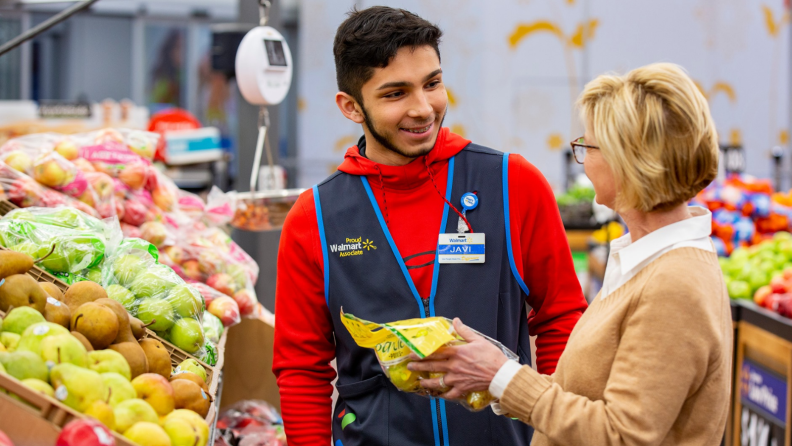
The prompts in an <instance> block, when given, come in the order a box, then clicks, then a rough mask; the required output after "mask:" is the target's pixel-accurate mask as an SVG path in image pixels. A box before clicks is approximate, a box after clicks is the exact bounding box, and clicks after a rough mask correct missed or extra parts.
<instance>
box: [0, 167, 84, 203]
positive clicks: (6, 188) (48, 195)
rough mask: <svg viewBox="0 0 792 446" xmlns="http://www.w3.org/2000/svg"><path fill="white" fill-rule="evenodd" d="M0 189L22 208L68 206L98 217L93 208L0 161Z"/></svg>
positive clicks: (7, 197)
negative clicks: (43, 184)
mask: <svg viewBox="0 0 792 446" xmlns="http://www.w3.org/2000/svg"><path fill="white" fill-rule="evenodd" d="M0 190H2V191H3V192H2V194H1V195H3V196H4V197H5V199H7V200H9V201H11V202H12V203H14V204H15V205H17V206H19V207H23V208H27V207H33V206H37V207H56V206H69V207H72V208H75V209H79V210H80V211H82V212H84V213H86V214H89V215H91V216H94V217H98V216H99V214H98V213H97V212H96V210H95V209H93V208H92V207H90V206H88V205H87V204H85V203H83V202H81V201H78V200H75V199H73V198H71V197H67V196H66V195H63V194H62V193H60V192H58V191H55V190H52V189H49V188H47V187H44V186H42V185H41V184H39V183H37V182H36V181H35V180H34V179H33V178H30V177H29V176H27V175H25V174H24V173H21V172H19V171H17V170H15V169H12V168H10V167H8V165H6V164H5V163H3V162H0Z"/></svg>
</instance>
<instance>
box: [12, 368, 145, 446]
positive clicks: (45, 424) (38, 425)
mask: <svg viewBox="0 0 792 446" xmlns="http://www.w3.org/2000/svg"><path fill="white" fill-rule="evenodd" d="M0 389H2V390H4V391H5V392H7V393H8V394H5V393H4V392H0V430H2V431H3V432H5V433H6V434H7V435H8V436H9V437H10V438H11V441H13V442H14V444H17V445H24V446H52V445H54V444H55V441H56V440H57V438H58V435H59V434H60V431H61V429H62V428H63V426H65V425H66V424H67V423H68V422H70V421H72V420H75V419H78V418H85V417H86V416H85V415H83V414H81V413H80V412H78V411H76V410H74V409H72V408H71V407H69V406H66V405H65V404H62V403H61V402H60V401H57V400H56V399H54V398H50V397H48V396H46V395H44V394H43V393H40V392H38V391H35V390H33V389H31V388H28V387H26V386H24V385H23V384H22V383H21V382H19V381H18V380H17V379H16V378H14V377H13V376H10V375H6V374H4V373H0ZM12 395H13V396H15V397H17V398H19V399H20V400H22V401H18V400H15V399H13V398H12ZM113 437H115V442H116V445H117V446H135V443H132V442H130V441H129V440H127V439H125V438H124V437H123V436H121V435H119V434H118V433H117V432H113Z"/></svg>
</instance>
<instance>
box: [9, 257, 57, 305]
mask: <svg viewBox="0 0 792 446" xmlns="http://www.w3.org/2000/svg"><path fill="white" fill-rule="evenodd" d="M3 252H5V251H3ZM46 304H47V293H45V292H44V290H42V289H41V287H40V286H39V284H38V282H36V280H35V279H34V278H32V277H30V276H28V275H27V274H14V275H11V276H8V277H6V278H5V283H4V284H3V286H0V311H8V309H9V308H11V307H14V308H17V307H33V308H34V309H35V310H36V311H38V312H39V313H43V312H44V307H45V305H46Z"/></svg>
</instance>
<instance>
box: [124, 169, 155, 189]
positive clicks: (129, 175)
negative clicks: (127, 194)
mask: <svg viewBox="0 0 792 446" xmlns="http://www.w3.org/2000/svg"><path fill="white" fill-rule="evenodd" d="M118 179H119V180H121V182H122V183H124V184H126V185H127V186H129V187H130V188H132V189H140V188H141V187H143V185H144V184H146V180H147V179H148V168H147V166H146V165H145V164H142V163H135V164H129V165H127V166H124V168H123V169H122V170H121V172H119V173H118Z"/></svg>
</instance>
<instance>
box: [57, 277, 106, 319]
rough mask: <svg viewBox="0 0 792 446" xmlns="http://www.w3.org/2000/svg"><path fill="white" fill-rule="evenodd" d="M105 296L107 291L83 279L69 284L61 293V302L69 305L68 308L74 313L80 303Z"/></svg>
mask: <svg viewBox="0 0 792 446" xmlns="http://www.w3.org/2000/svg"><path fill="white" fill-rule="evenodd" d="M106 297H107V292H106V291H105V290H104V288H102V286H101V285H99V284H96V283H93V282H91V281H89V280H85V281H82V282H77V283H75V284H74V285H72V286H70V287H69V289H68V290H67V291H66V294H64V295H63V302H64V303H65V304H66V305H68V306H69V310H71V312H72V315H74V312H75V311H77V309H78V308H79V307H80V306H81V305H82V304H85V303H88V302H93V301H95V300H97V299H102V298H106Z"/></svg>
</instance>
